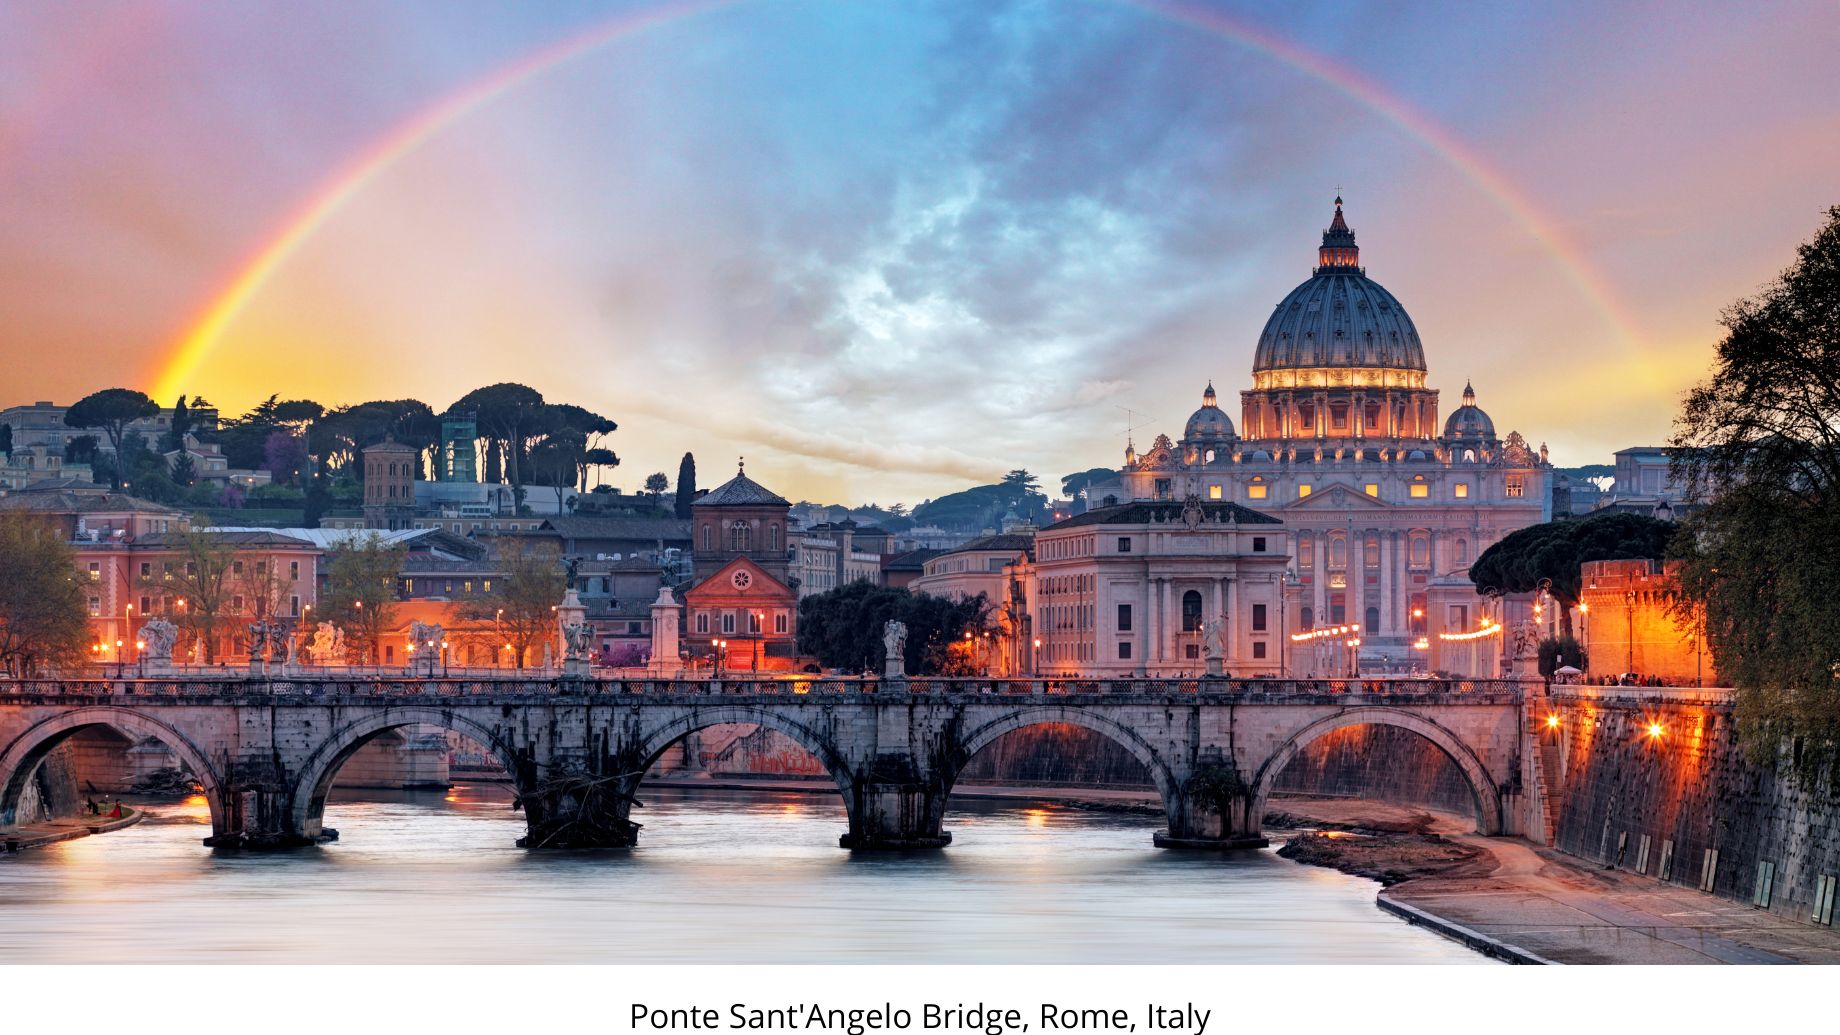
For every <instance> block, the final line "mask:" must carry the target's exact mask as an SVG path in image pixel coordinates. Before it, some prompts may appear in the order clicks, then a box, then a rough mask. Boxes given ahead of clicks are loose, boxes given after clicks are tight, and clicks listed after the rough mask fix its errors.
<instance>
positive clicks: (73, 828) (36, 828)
mask: <svg viewBox="0 0 1840 1035" xmlns="http://www.w3.org/2000/svg"><path fill="white" fill-rule="evenodd" d="M122 813H123V814H122V817H121V818H120V819H109V818H107V817H104V816H75V817H70V818H66V819H53V820H47V821H45V822H43V823H32V824H28V825H26V826H17V827H0V847H3V848H4V849H5V850H6V851H9V852H17V851H20V850H21V849H25V848H38V847H41V846H43V845H49V844H56V843H57V842H59V841H74V840H76V839H77V838H79V837H88V836H89V835H91V834H106V833H108V832H109V831H111V830H120V829H122V828H123V827H131V826H133V825H134V824H136V823H139V822H140V821H141V820H143V819H146V818H147V814H146V813H145V812H142V811H141V810H140V809H132V808H124V809H122Z"/></svg>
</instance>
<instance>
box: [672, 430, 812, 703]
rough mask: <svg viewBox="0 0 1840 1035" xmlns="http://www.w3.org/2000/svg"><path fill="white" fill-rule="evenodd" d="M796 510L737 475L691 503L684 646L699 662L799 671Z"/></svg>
mask: <svg viewBox="0 0 1840 1035" xmlns="http://www.w3.org/2000/svg"><path fill="white" fill-rule="evenodd" d="M791 509H792V505H791V504H790V503H788V502H787V501H786V500H785V499H784V498H783V497H781V496H779V495H777V494H775V493H773V492H771V491H769V490H768V489H767V488H766V487H765V486H762V485H761V484H760V483H759V482H756V481H754V480H753V479H752V478H749V477H748V476H747V469H746V466H745V464H744V465H742V466H741V467H740V469H739V470H737V471H736V473H735V477H733V478H731V479H730V480H729V481H727V482H725V483H724V484H723V485H721V486H720V487H719V488H716V489H713V490H711V491H710V492H708V493H706V494H704V495H703V496H701V497H699V498H698V499H697V500H696V502H695V503H694V504H692V506H691V516H690V528H691V534H692V535H693V536H694V539H695V542H694V545H693V547H692V549H693V551H694V555H695V558H696V565H695V568H694V578H693V580H692V583H691V585H690V588H689V589H687V590H681V591H680V592H679V594H678V595H679V597H680V598H681V599H682V601H683V608H684V614H683V623H682V625H681V628H682V629H683V649H684V651H685V652H686V653H687V654H688V655H689V656H690V658H691V659H693V660H694V661H695V662H696V663H697V664H699V665H709V664H711V663H712V662H715V661H718V660H719V662H720V664H721V667H722V669H723V671H725V672H748V671H763V672H764V671H782V672H783V671H787V670H789V669H791V668H793V667H794V657H795V654H796V651H795V644H796V638H797V634H798V606H799V595H798V591H797V589H796V588H795V587H793V586H792V585H791V584H790V582H789V575H790V573H789V571H788V566H789V565H788V550H787V544H788V541H789V535H788V529H789V526H790V524H791V520H790V517H789V512H790V511H791Z"/></svg>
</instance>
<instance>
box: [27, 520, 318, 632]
mask: <svg viewBox="0 0 1840 1035" xmlns="http://www.w3.org/2000/svg"><path fill="white" fill-rule="evenodd" d="M0 512H12V513H25V514H32V515H34V516H37V517H39V518H41V519H43V520H45V521H48V522H51V523H53V524H54V525H56V526H57V527H58V528H59V529H60V531H61V532H62V534H63V535H64V536H65V537H66V538H67V539H68V541H69V543H70V546H71V550H72V551H73V553H74V554H75V555H76V566H77V579H78V581H79V583H80V584H81V585H82V587H83V593H84V603H85V606H86V608H87V610H88V615H89V627H90V636H91V643H90V649H91V655H92V657H94V659H95V660H96V661H97V662H99V663H102V664H132V663H134V662H137V661H139V660H140V652H139V650H138V648H137V642H138V641H139V639H140V630H141V627H142V626H143V625H145V624H146V621H147V619H149V618H154V617H159V618H164V619H167V620H168V621H171V622H172V623H173V624H174V625H177V626H179V630H180V642H179V644H178V645H177V647H175V649H174V660H175V661H177V662H180V663H182V664H183V663H193V664H203V663H205V662H207V661H212V662H230V663H237V662H242V661H246V660H247V655H246V653H245V649H246V648H245V645H246V643H247V639H248V637H247V629H248V626H249V625H250V624H251V623H253V622H271V623H276V624H278V625H280V626H281V627H283V628H284V629H294V628H297V627H298V626H299V625H300V624H301V623H303V622H304V621H306V620H307V619H309V618H310V617H311V615H312V611H313V607H314V605H315V604H316V603H317V601H318V596H319V593H318V582H319V576H320V558H321V556H322V554H323V551H322V550H321V549H320V548H319V547H318V546H317V545H316V544H314V543H312V542H309V541H307V540H304V539H300V538H296V537H294V536H290V535H287V534H285V533H282V532H278V531H275V530H273V529H238V530H234V531H229V530H220V529H201V530H193V529H191V528H190V525H189V522H188V520H187V518H186V516H185V514H184V513H183V512H181V511H177V510H174V509H172V508H170V507H164V506H161V505H160V504H157V503H150V502H148V501H146V500H142V499H136V498H135V497H132V496H124V495H121V494H119V493H112V492H103V491H100V490H95V491H79V492H69V491H61V492H31V491H26V492H16V493H11V494H9V495H7V496H4V497H0Z"/></svg>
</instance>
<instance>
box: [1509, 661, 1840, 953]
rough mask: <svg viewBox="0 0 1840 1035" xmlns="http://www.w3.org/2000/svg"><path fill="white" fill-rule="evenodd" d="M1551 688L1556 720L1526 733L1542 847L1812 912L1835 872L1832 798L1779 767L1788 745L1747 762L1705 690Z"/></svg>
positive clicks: (1805, 916)
mask: <svg viewBox="0 0 1840 1035" xmlns="http://www.w3.org/2000/svg"><path fill="white" fill-rule="evenodd" d="M1554 689H1555V691H1556V693H1555V695H1554V697H1553V700H1552V705H1553V707H1552V709H1551V712H1550V714H1553V715H1556V716H1557V717H1558V719H1559V725H1558V726H1556V727H1546V726H1543V725H1540V723H1543V721H1544V720H1543V719H1541V718H1540V717H1539V716H1537V715H1536V725H1535V727H1534V728H1535V729H1536V731H1537V733H1536V736H1538V738H1539V750H1540V752H1541V753H1542V755H1544V756H1546V757H1545V758H1544V759H1543V763H1544V765H1545V766H1546V770H1547V771H1548V772H1555V771H1556V773H1557V775H1558V777H1559V779H1558V780H1557V781H1556V789H1555V790H1554V791H1553V792H1552V793H1556V794H1557V795H1558V801H1557V805H1558V808H1557V809H1556V812H1557V817H1558V823H1557V839H1556V845H1555V847H1557V848H1558V849H1560V850H1561V851H1564V852H1567V853H1569V854H1571V855H1576V856H1579V857H1581V858H1584V859H1588V860H1591V861H1593V862H1597V863H1601V864H1603V865H1606V866H1615V867H1618V868H1620V869H1624V870H1628V871H1630V872H1634V873H1642V874H1647V875H1649V876H1652V877H1654V878H1656V879H1658V880H1665V881H1669V882H1671V883H1675V884H1682V885H1685V886H1687V887H1698V888H1701V889H1702V890H1706V891H1710V892H1711V893H1713V894H1715V895H1718V896H1720V897H1722V898H1728V899H1736V900H1738V901H1741V902H1751V903H1752V904H1755V905H1758V906H1759V907H1760V908H1767V909H1769V910H1770V911H1771V912H1775V913H1780V914H1782V915H1783V916H1786V917H1793V918H1794V919H1796V920H1800V921H1802V922H1804V923H1806V922H1808V921H1809V920H1810V919H1811V918H1812V916H1813V913H1814V911H1815V905H1816V897H1817V895H1818V894H1819V892H1820V889H1821V888H1822V886H1823V884H1825V883H1828V882H1831V881H1832V880H1833V879H1834V878H1835V877H1836V876H1840V793H1837V789H1836V788H1835V787H1834V786H1832V784H1831V783H1830V782H1829V781H1826V780H1821V781H1807V780H1803V779H1800V778H1798V777H1796V776H1795V775H1794V774H1793V771H1792V770H1793V766H1792V764H1791V762H1792V757H1791V756H1792V755H1793V753H1794V751H1795V746H1794V745H1792V744H1789V745H1784V748H1783V757H1782V759H1781V760H1780V762H1779V764H1777V765H1775V766H1760V765H1756V764H1753V763H1751V762H1750V761H1748V760H1747V759H1746V758H1745V756H1744V752H1743V750H1742V749H1741V748H1740V746H1739V745H1738V742H1737V736H1736V728H1735V725H1734V724H1733V722H1732V714H1731V709H1730V706H1729V704H1728V702H1727V701H1726V700H1725V698H1724V696H1723V694H1722V693H1719V692H1695V691H1672V692H1668V691H1656V690H1641V689H1637V688H1616V687H1604V688H1593V687H1555V688H1554ZM1536 711H1537V706H1536ZM1657 731H1658V735H1656V733H1657ZM1823 878H1826V880H1825V881H1824V880H1823ZM1766 885H1767V887H1766Z"/></svg>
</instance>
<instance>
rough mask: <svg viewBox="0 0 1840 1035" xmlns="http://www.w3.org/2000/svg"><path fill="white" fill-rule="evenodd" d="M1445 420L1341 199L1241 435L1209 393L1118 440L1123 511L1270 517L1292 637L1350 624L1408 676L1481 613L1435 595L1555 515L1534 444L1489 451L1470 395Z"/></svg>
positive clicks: (1257, 355)
mask: <svg viewBox="0 0 1840 1035" xmlns="http://www.w3.org/2000/svg"><path fill="white" fill-rule="evenodd" d="M1439 418H1440V414H1439V409H1438V392H1437V390H1436V389H1434V388H1431V387H1430V386H1429V383H1428V380H1427V368H1426V363H1425V352H1424V348H1423V346H1422V344H1421V342H1420V340H1419V335H1418V330H1417V328H1416V327H1415V326H1414V324H1413V323H1412V319H1411V317H1410V316H1409V315H1407V313H1406V311H1405V307H1404V306H1402V305H1401V304H1400V303H1399V301H1398V299H1396V298H1394V297H1393V295H1392V294H1391V293H1390V292H1388V291H1387V290H1386V289H1385V288H1383V287H1381V286H1380V285H1379V284H1378V283H1377V282H1375V281H1373V280H1372V279H1370V278H1369V277H1368V276H1367V271H1366V269H1365V268H1363V267H1362V266H1361V265H1360V251H1359V249H1358V248H1357V247H1356V245H1355V237H1354V231H1353V230H1351V229H1349V227H1348V224H1347V222H1346V220H1345V219H1344V217H1343V214H1342V205H1341V199H1340V198H1337V199H1336V207H1335V215H1334V218H1333V220H1332V222H1331V223H1330V226H1329V229H1328V230H1327V231H1325V232H1324V233H1323V235H1322V244H1321V247H1320V248H1319V249H1318V252H1317V265H1316V269H1315V270H1314V272H1313V273H1312V274H1311V276H1310V278H1309V279H1308V280H1306V281H1304V282H1303V283H1302V284H1300V285H1298V287H1297V288H1296V289H1295V290H1293V291H1291V293H1290V294H1289V295H1287V296H1285V298H1284V299H1283V300H1282V301H1280V302H1279V303H1278V305H1277V308H1276V310H1274V311H1273V313H1272V315H1271V317H1270V319H1269V320H1267V321H1266V324H1265V328H1264V330H1263V332H1262V333H1261V334H1260V335H1259V340H1258V344H1257V348H1256V350H1255V352H1254V356H1253V363H1252V387H1251V388H1250V389H1247V390H1246V391H1243V392H1241V393H1240V422H1239V425H1238V426H1237V427H1236V426H1235V424H1234V422H1233V420H1232V419H1231V418H1230V417H1229V416H1228V415H1227V413H1226V412H1225V411H1224V410H1223V409H1222V408H1221V407H1220V405H1219V400H1218V398H1217V396H1216V394H1215V391H1214V386H1213V385H1212V384H1209V385H1208V386H1207V388H1206V390H1205V391H1203V392H1202V396H1201V407H1200V409H1197V410H1196V411H1195V412H1194V414H1193V416H1191V417H1190V418H1189V420H1188V424H1187V426H1186V427H1185V428H1184V429H1183V435H1182V437H1181V438H1180V439H1178V440H1175V441H1171V440H1170V439H1169V437H1168V436H1167V435H1158V436H1157V438H1156V440H1155V442H1154V443H1153V444H1152V446H1151V448H1150V449H1149V450H1147V451H1146V452H1144V453H1143V454H1141V455H1140V454H1139V453H1138V452H1137V451H1136V449H1135V447H1134V446H1133V445H1130V444H1127V446H1126V451H1125V460H1126V462H1125V467H1124V470H1123V471H1122V472H1121V474H1120V482H1121V484H1122V486H1123V490H1124V497H1123V498H1124V499H1125V500H1151V501H1162V502H1180V501H1183V500H1186V499H1190V498H1194V499H1198V500H1200V501H1202V502H1203V503H1214V502H1221V503H1236V504H1239V505H1241V506H1244V507H1246V508H1249V509H1251V510H1253V511H1257V512H1259V513H1261V514H1265V515H1267V516H1270V517H1274V518H1278V519H1280V520H1281V521H1283V523H1284V526H1285V529H1286V534H1287V537H1288V541H1289V544H1290V547H1289V548H1290V553H1291V557H1292V561H1291V564H1290V567H1291V571H1292V573H1293V574H1294V575H1295V577H1296V581H1295V583H1294V594H1295V613H1296V616H1297V618H1296V621H1297V624H1298V627H1299V629H1300V630H1309V629H1312V628H1316V627H1332V626H1341V625H1354V626H1357V627H1358V629H1359V631H1360V638H1361V640H1362V644H1361V652H1362V654H1363V656H1364V657H1365V658H1367V659H1368V661H1369V663H1370V664H1372V665H1396V666H1398V667H1402V668H1403V667H1411V664H1412V662H1413V659H1414V653H1413V652H1414V650H1415V649H1416V644H1417V642H1418V641H1419V640H1420V639H1421V638H1423V637H1425V636H1427V635H1428V634H1429V635H1434V634H1436V633H1439V632H1441V631H1447V630H1455V629H1458V628H1459V627H1460V626H1461V625H1462V622H1463V621H1464V620H1465V619H1464V618H1463V617H1461V615H1463V614H1467V615H1469V616H1470V617H1473V615H1474V614H1476V613H1479V609H1469V610H1467V611H1459V610H1452V609H1450V608H1448V607H1446V608H1443V609H1438V608H1434V607H1432V605H1431V602H1430V593H1429V590H1430V588H1431V586H1432V584H1433V583H1434V582H1435V581H1436V580H1438V579H1439V578H1441V577H1445V576H1455V575H1460V574H1461V573H1463V572H1465V571H1466V570H1467V569H1468V567H1469V565H1470V564H1471V562H1473V561H1474V560H1475V558H1476V555H1477V554H1478V553H1480V552H1481V551H1482V550H1483V549H1484V548H1486V547H1487V546H1489V545H1490V544H1491V543H1493V542H1495V541H1496V540H1498V539H1500V538H1501V537H1502V536H1504V535H1506V534H1508V533H1509V532H1512V531H1514V530H1515V529H1518V528H1522V527H1525V526H1527V525H1531V524H1535V523H1537V522H1540V521H1544V520H1547V519H1548V518H1549V517H1550V515H1551V510H1550V508H1551V502H1552V500H1551V491H1550V487H1549V479H1550V476H1551V471H1552V468H1551V466H1550V465H1549V464H1548V462H1547V459H1546V449H1545V447H1544V446H1542V447H1540V448H1539V449H1538V450H1535V449H1532V448H1529V446H1528V445H1527V442H1526V440H1525V439H1523V438H1522V437H1521V435H1520V434H1519V433H1518V432H1509V433H1508V435H1507V436H1506V437H1498V436H1497V434H1496V429H1495V423H1494V421H1493V420H1492V419H1491V418H1490V417H1489V415H1488V413H1486V412H1484V411H1483V410H1482V409H1481V408H1480V407H1479V406H1478V405H1477V395H1476V392H1475V390H1474V388H1472V387H1470V386H1468V385H1465V387H1464V390H1463V398H1462V405H1461V406H1459V407H1458V408H1457V409H1456V410H1455V411H1453V412H1452V413H1451V414H1450V415H1449V416H1448V417H1447V418H1445V419H1443V420H1441V421H1440V419H1439ZM1090 502H1091V501H1090V500H1089V504H1090ZM1472 595H1473V594H1472ZM1112 660H1114V661H1115V660H1117V659H1112Z"/></svg>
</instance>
